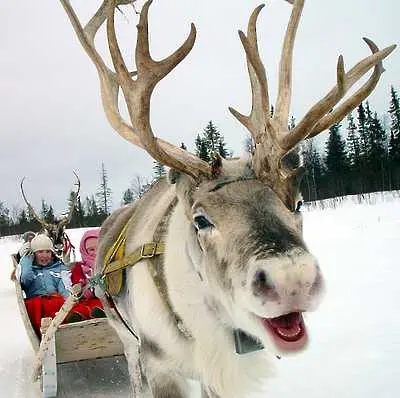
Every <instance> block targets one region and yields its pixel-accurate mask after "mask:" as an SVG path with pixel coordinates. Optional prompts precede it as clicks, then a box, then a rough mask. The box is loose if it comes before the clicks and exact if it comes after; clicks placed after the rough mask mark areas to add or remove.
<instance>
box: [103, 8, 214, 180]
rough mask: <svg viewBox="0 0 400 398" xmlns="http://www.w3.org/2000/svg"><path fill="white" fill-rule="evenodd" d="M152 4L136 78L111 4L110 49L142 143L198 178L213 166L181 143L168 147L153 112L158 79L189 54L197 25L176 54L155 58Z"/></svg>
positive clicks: (141, 30)
mask: <svg viewBox="0 0 400 398" xmlns="http://www.w3.org/2000/svg"><path fill="white" fill-rule="evenodd" d="M151 4H152V0H149V1H147V2H146V3H145V4H144V6H143V8H142V11H141V13H140V20H139V24H138V26H137V29H138V35H137V43H136V67H137V69H138V73H137V79H136V80H132V79H131V76H130V74H129V72H128V70H127V68H126V65H125V62H124V60H123V57H122V55H121V51H120V49H119V45H118V42H117V38H116V34H115V26H114V14H115V12H114V7H110V14H109V16H108V20H107V37H108V43H109V49H110V53H111V57H112V60H113V64H114V67H115V70H116V72H117V75H118V82H119V84H120V86H121V88H122V91H123V92H124V97H125V100H126V104H127V107H128V112H129V115H130V119H131V123H132V126H133V127H134V130H135V131H137V132H138V135H139V137H140V142H141V143H142V146H143V147H144V148H145V149H146V151H147V152H148V153H149V154H150V155H151V156H152V157H153V158H154V159H156V160H158V161H160V162H162V163H163V164H165V165H167V166H169V167H171V168H174V169H176V170H181V171H183V172H184V173H186V174H188V175H191V176H192V177H194V178H195V179H197V178H198V177H199V176H200V174H203V175H206V176H211V167H210V166H209V165H208V164H207V163H206V162H204V161H202V160H201V159H199V158H196V157H193V156H192V155H189V154H188V153H187V152H186V151H183V150H182V149H180V148H178V147H174V148H173V153H172V152H171V151H168V150H166V148H165V146H164V145H162V143H161V142H160V140H158V139H157V138H156V137H155V136H154V134H153V131H152V128H151V124H150V115H149V113H150V98H151V94H152V92H153V90H154V88H155V86H156V85H157V83H158V82H159V81H161V80H162V79H163V78H164V77H165V76H166V75H167V74H168V73H169V72H171V71H172V69H174V68H175V67H176V66H177V65H178V64H179V63H180V62H181V61H182V60H183V59H184V58H185V57H186V56H187V55H188V54H189V52H190V51H191V49H192V48H193V45H194V42H195V39H196V29H195V26H194V25H193V24H192V25H191V30H190V34H189V36H188V37H187V39H186V40H185V42H184V43H183V44H182V45H181V46H180V47H179V48H178V49H177V50H176V51H175V52H174V53H173V54H171V55H170V56H168V57H167V58H165V59H163V60H161V61H155V60H153V59H152V58H151V56H150V50H149V38H148V12H149V8H150V6H151ZM178 152H180V153H178ZM188 155H189V156H188ZM189 160H190V162H189Z"/></svg>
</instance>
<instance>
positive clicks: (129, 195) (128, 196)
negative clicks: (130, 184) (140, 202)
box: [122, 188, 135, 205]
mask: <svg viewBox="0 0 400 398" xmlns="http://www.w3.org/2000/svg"><path fill="white" fill-rule="evenodd" d="M134 200H135V197H134V195H133V191H132V189H130V188H128V189H127V190H126V191H125V192H124V194H123V196H122V204H123V205H127V204H129V203H132V202H133V201H134Z"/></svg>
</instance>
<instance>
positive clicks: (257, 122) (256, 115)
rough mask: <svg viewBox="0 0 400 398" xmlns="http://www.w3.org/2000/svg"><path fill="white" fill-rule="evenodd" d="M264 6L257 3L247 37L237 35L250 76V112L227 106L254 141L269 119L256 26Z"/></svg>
mask: <svg viewBox="0 0 400 398" xmlns="http://www.w3.org/2000/svg"><path fill="white" fill-rule="evenodd" d="M264 6H265V5H264V4H261V5H259V6H258V7H257V8H256V9H255V10H254V11H253V13H252V14H251V16H250V19H249V23H248V28H247V37H246V36H245V34H244V33H243V32H242V31H239V37H240V40H241V42H242V45H243V48H244V50H245V53H246V58H247V69H248V72H249V78H250V85H251V93H252V107H251V113H250V115H249V116H244V115H242V114H241V113H239V112H238V111H237V110H235V109H234V108H232V107H229V111H230V112H231V113H232V114H233V116H235V117H236V119H237V120H238V121H239V122H240V123H242V124H243V125H244V126H245V127H246V128H247V129H248V130H249V132H250V133H251V135H252V137H253V139H254V141H255V142H256V143H257V142H258V141H259V139H258V134H260V132H261V131H265V129H264V128H261V127H262V126H263V125H265V123H268V121H269V98H268V82H267V77H266V73H265V68H264V65H263V63H262V61H261V57H260V53H259V50H258V44H257V28H256V24H257V19H258V16H259V14H260V11H261V10H262V9H263V7H264Z"/></svg>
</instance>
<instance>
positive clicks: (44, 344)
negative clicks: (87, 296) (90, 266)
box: [32, 283, 82, 382]
mask: <svg viewBox="0 0 400 398" xmlns="http://www.w3.org/2000/svg"><path fill="white" fill-rule="evenodd" d="M81 291H82V286H81V285H80V284H79V283H78V284H76V285H74V286H72V289H71V293H70V295H69V296H68V298H67V299H66V300H65V302H64V304H63V305H62V307H61V308H60V310H59V311H58V312H57V315H56V316H55V317H54V318H53V319H52V321H51V323H50V326H49V327H48V329H47V330H46V332H45V334H44V335H43V336H42V340H41V342H40V346H39V350H38V352H37V353H36V356H35V359H34V365H33V373H32V377H33V381H34V382H35V381H36V380H37V379H38V377H39V375H40V369H41V367H42V363H43V359H44V357H45V355H46V351H47V349H48V347H49V344H50V341H51V339H52V338H53V337H54V334H55V333H56V331H57V329H58V327H59V326H60V325H61V323H62V322H63V321H64V319H65V317H66V316H67V315H68V313H69V311H70V310H71V308H72V307H73V306H74V304H75V302H76V301H78V300H79V297H80V295H81Z"/></svg>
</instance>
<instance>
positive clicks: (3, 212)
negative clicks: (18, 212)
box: [0, 202, 11, 236]
mask: <svg viewBox="0 0 400 398" xmlns="http://www.w3.org/2000/svg"><path fill="white" fill-rule="evenodd" d="M10 226H11V219H10V211H9V210H8V209H7V207H6V206H5V205H4V203H3V202H0V236H6V235H9V233H10Z"/></svg>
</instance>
